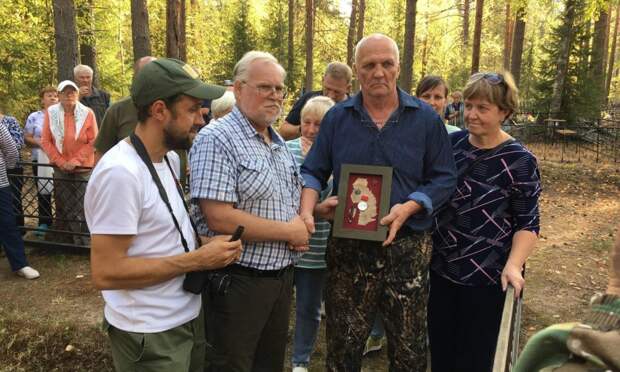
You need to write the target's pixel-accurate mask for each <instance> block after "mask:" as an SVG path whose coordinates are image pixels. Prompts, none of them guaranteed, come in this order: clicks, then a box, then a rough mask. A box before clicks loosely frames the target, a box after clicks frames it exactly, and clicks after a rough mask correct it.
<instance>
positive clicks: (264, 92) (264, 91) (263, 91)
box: [242, 81, 288, 99]
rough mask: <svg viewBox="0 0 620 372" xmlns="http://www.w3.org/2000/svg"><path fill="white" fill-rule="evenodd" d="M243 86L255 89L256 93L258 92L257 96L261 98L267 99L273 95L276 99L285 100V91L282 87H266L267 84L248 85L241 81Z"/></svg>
mask: <svg viewBox="0 0 620 372" xmlns="http://www.w3.org/2000/svg"><path fill="white" fill-rule="evenodd" d="M242 83H243V84H245V85H247V86H249V87H251V88H254V89H256V91H258V94H260V95H261V96H262V97H269V96H270V95H271V94H272V93H275V94H276V96H277V97H281V98H283V99H284V98H286V94H287V93H288V92H287V89H286V87H285V86H284V85H275V86H274V85H267V84H259V85H252V84H250V83H248V82H247V81H242Z"/></svg>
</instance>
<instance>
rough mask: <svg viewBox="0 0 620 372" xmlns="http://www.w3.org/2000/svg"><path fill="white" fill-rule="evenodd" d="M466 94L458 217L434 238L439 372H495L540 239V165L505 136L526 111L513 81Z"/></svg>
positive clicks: (455, 140)
mask: <svg viewBox="0 0 620 372" xmlns="http://www.w3.org/2000/svg"><path fill="white" fill-rule="evenodd" d="M463 93H464V94H463V95H464V98H465V121H466V123H467V125H468V130H464V131H461V132H456V133H454V134H452V135H451V140H452V146H453V154H454V160H455V163H456V166H457V170H458V174H459V179H458V183H457V188H456V191H455V193H454V195H453V196H452V198H451V200H450V207H451V208H450V209H451V210H453V211H454V213H451V214H450V213H449V214H448V216H449V217H448V218H447V219H442V218H441V217H442V216H441V215H440V217H438V218H437V219H436V229H435V231H434V233H433V256H432V261H431V273H430V275H431V290H430V297H429V305H428V316H429V338H430V346H431V358H432V361H431V363H432V367H433V372H444V371H459V372H468V371H471V372H485V371H491V368H492V364H493V358H494V352H495V347H496V342H497V336H498V333H499V326H500V321H501V315H502V308H503V303H504V299H505V290H506V288H507V286H508V284H510V285H512V286H513V287H514V288H515V295H517V296H519V295H520V292H521V290H522V289H523V285H524V283H525V280H524V278H523V268H524V264H525V261H526V259H527V257H528V256H529V255H530V253H531V252H532V250H533V249H534V246H535V244H536V241H537V239H538V232H539V212H538V198H539V196H540V192H541V187H540V175H539V172H538V165H537V162H536V158H535V157H534V155H532V153H530V152H529V151H528V150H527V149H526V148H525V147H524V146H523V145H522V144H520V143H518V142H516V141H514V140H513V139H512V138H511V137H510V135H508V134H507V133H506V132H504V131H503V130H502V129H501V123H502V122H503V121H504V120H505V119H506V118H507V117H509V116H510V115H512V114H513V113H514V111H515V110H516V108H517V105H518V91H517V88H516V86H515V84H514V81H513V79H512V76H510V75H509V74H507V73H505V74H497V73H477V74H474V75H472V76H471V78H470V79H469V81H468V83H467V86H466V87H465V90H464V92H463ZM476 159H478V160H476ZM444 217H445V216H444Z"/></svg>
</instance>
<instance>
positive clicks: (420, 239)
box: [325, 232, 431, 372]
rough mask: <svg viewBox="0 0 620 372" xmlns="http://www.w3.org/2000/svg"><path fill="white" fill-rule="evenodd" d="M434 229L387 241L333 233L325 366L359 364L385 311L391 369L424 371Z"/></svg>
mask: <svg viewBox="0 0 620 372" xmlns="http://www.w3.org/2000/svg"><path fill="white" fill-rule="evenodd" d="M430 249H431V243H430V235H429V234H428V233H414V232H411V234H409V235H405V236H404V237H401V238H399V239H397V240H396V241H395V242H394V243H393V244H392V245H390V246H389V247H382V246H381V242H369V241H362V240H353V239H337V238H332V239H331V240H330V242H329V243H328V246H327V271H328V274H327V287H326V298H325V310H326V313H327V319H326V330H327V360H326V363H327V370H328V371H330V372H332V371H333V372H335V371H338V372H357V371H360V370H361V365H362V352H363V350H364V345H365V342H366V339H367V338H368V335H369V333H370V329H371V328H372V325H373V323H374V321H375V317H376V316H377V313H378V312H379V313H381V314H382V318H383V323H384V326H385V331H386V336H387V340H388V357H389V360H390V371H391V372H396V371H398V372H426V364H427V360H426V352H427V346H426V304H427V299H428V264H429V258H430Z"/></svg>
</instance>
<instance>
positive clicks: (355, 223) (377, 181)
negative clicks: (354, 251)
mask: <svg viewBox="0 0 620 372" xmlns="http://www.w3.org/2000/svg"><path fill="white" fill-rule="evenodd" d="M364 178H365V179H366V181H367V187H359V185H358V187H355V189H354V186H353V185H354V184H355V183H356V181H357V180H358V179H364ZM381 181H382V176H380V175H367V174H355V173H352V174H351V175H350V176H349V180H348V182H347V193H346V199H345V209H344V216H343V219H344V221H343V223H342V227H343V228H345V229H352V230H363V231H376V230H377V228H378V227H379V217H380V216H379V211H380V210H381ZM356 191H359V193H358V194H357V195H354V192H356ZM367 194H372V196H374V199H375V200H376V203H374V208H372V209H374V213H372V212H373V210H371V207H373V205H372V204H373V203H371V202H367V204H368V209H367V210H366V211H360V210H359V209H358V201H359V200H361V196H362V195H367ZM368 197H369V199H370V195H368ZM354 199H355V201H354ZM362 212H365V213H372V214H374V217H373V220H372V221H370V222H368V223H367V224H365V225H360V224H359V222H360V215H361V213H362Z"/></svg>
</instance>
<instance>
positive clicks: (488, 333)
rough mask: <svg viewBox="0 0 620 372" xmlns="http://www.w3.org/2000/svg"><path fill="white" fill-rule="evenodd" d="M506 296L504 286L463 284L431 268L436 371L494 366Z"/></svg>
mask: <svg viewBox="0 0 620 372" xmlns="http://www.w3.org/2000/svg"><path fill="white" fill-rule="evenodd" d="M504 299H505V294H504V292H503V291H502V289H501V287H500V286H487V287H469V286H464V285H459V284H456V283H453V282H451V281H449V280H447V279H445V278H443V277H441V276H439V275H437V274H435V273H434V272H432V271H431V291H430V296H429V303H428V329H429V338H430V345H431V367H432V371H433V372H487V371H491V370H492V368H493V358H494V357H495V347H496V344H497V336H498V334H499V326H500V322H501V319H502V309H503V306H504Z"/></svg>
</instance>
